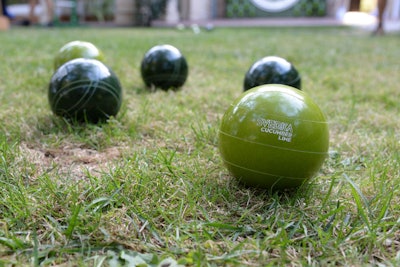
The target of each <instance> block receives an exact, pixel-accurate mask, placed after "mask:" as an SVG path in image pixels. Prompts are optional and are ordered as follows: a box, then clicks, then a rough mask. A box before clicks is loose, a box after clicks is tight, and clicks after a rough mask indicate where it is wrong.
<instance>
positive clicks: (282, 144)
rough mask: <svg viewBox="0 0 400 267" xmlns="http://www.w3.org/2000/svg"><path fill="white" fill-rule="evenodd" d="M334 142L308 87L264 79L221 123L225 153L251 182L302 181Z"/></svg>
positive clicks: (286, 184)
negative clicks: (302, 87) (268, 81)
mask: <svg viewBox="0 0 400 267" xmlns="http://www.w3.org/2000/svg"><path fill="white" fill-rule="evenodd" d="M328 148H329V129H328V123H327V122H326V119H325V116H324V114H323V112H322V111H321V109H320V108H319V106H318V105H317V104H316V103H315V102H314V101H313V100H312V99H311V98H310V97H309V96H308V95H307V94H306V93H305V92H303V91H300V90H298V89H295V88H293V87H290V86H286V85H280V84H271V85H261V86H258V87H255V88H253V89H250V90H248V91H246V92H244V93H242V95H241V96H240V97H239V98H238V99H236V100H235V101H234V102H233V103H232V105H231V106H230V107H229V108H228V109H227V110H226V112H225V114H224V116H223V118H222V122H221V125H220V131H219V151H220V153H221V156H222V159H223V161H224V163H225V165H226V167H227V169H228V170H229V172H230V173H231V174H232V176H233V177H235V178H236V179H237V180H238V181H239V182H241V183H243V184H245V185H247V186H253V187H260V188H268V189H272V190H281V189H285V188H293V187H298V186H300V185H302V184H303V183H304V182H305V181H307V180H308V179H309V178H311V177H313V176H314V175H315V174H316V173H317V172H318V171H319V169H320V168H321V166H322V164H323V162H324V160H325V158H326V156H327V153H328Z"/></svg>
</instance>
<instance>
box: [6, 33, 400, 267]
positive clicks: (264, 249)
mask: <svg viewBox="0 0 400 267" xmlns="http://www.w3.org/2000/svg"><path fill="white" fill-rule="evenodd" d="M0 39H1V45H0V59H1V61H0V103H1V110H0V122H1V123H0V188H1V190H0V266H38V265H41V266H137V265H135V264H139V263H142V264H143V265H140V266H147V265H148V266H158V265H160V266H175V265H176V264H181V265H184V266H185V265H186V266H278V265H280V266H282V265H286V266H365V265H371V266H375V265H379V264H381V266H399V265H400V252H398V251H400V228H399V226H400V219H399V218H400V185H399V184H400V166H399V165H400V152H399V151H400V142H399V140H400V131H399V130H400V117H399V114H400V108H399V107H400V105H399V99H400V90H399V89H400V88H399V74H400V64H399V58H400V50H399V41H400V39H399V36H398V35H396V34H390V35H386V36H381V37H371V36H370V34H369V33H367V32H362V31H359V30H355V29H350V28H216V29H214V30H213V31H211V32H205V31H203V32H202V33H200V34H198V35H195V34H194V33H193V32H192V31H191V30H189V29H187V30H183V31H178V30H176V29H139V28H120V29H111V28H105V29H100V28H61V29H57V28H54V29H41V28H30V29H24V28H13V29H11V30H10V31H8V32H0ZM77 39H80V40H85V41H89V42H92V43H94V44H95V45H97V46H98V47H99V48H100V49H101V50H102V51H103V52H104V54H105V56H106V64H107V65H108V66H110V67H111V68H112V69H113V70H114V72H115V73H116V74H117V75H118V77H119V79H120V81H121V84H122V86H123V89H124V101H123V106H122V109H121V111H120V113H119V114H118V116H116V118H112V119H110V120H109V121H108V123H106V124H104V125H93V124H92V125H90V124H89V125H82V124H77V123H70V122H67V121H65V120H63V119H62V118H58V117H55V116H54V115H52V113H51V110H50V108H49V105H48V101H47V88H48V83H49V80H50V77H51V75H52V73H53V58H54V56H55V54H56V52H57V51H58V49H59V48H60V47H61V46H62V45H64V44H65V43H67V42H69V41H72V40H77ZM163 43H169V44H172V45H174V46H176V47H177V48H179V49H180V50H181V51H182V53H183V54H184V55H185V56H186V59H187V61H188V64H189V78H188V80H187V82H186V84H185V85H184V87H183V88H182V89H181V90H180V91H177V92H164V91H155V92H149V91H148V90H146V89H145V87H144V85H143V82H142V80H141V77H140V62H141V59H142V57H143V55H144V53H145V52H146V51H147V50H148V49H149V48H150V47H152V46H154V45H157V44H163ZM267 55H278V56H281V57H284V58H286V59H288V60H289V61H291V62H292V63H293V64H294V65H295V66H296V68H297V69H298V70H299V72H300V74H301V76H302V88H303V90H304V91H305V92H307V93H309V94H310V96H311V97H312V99H313V100H314V101H315V102H316V103H318V105H319V106H320V107H321V109H322V110H323V111H324V112H325V115H326V117H327V120H328V121H329V128H330V150H329V157H328V158H327V159H326V161H325V163H324V165H323V166H322V168H321V170H320V172H319V173H318V175H317V176H315V177H314V178H313V179H311V180H310V181H309V182H308V183H307V184H305V185H304V186H302V187H301V188H300V189H298V190H291V191H285V192H269V191H268V190H258V189H253V188H245V187H243V186H241V185H239V184H237V183H236V181H235V180H233V179H232V177H230V175H229V173H228V172H227V170H226V168H225V167H224V165H223V163H222V160H221V158H220V155H219V151H218V128H219V124H220V121H221V117H222V115H223V114H224V112H225V110H226V109H227V107H228V106H229V105H230V104H231V103H232V102H233V100H234V99H235V98H236V97H238V96H239V95H240V94H241V93H242V85H243V78H244V74H245V72H246V71H247V70H248V68H249V67H250V65H251V64H252V63H253V62H255V61H256V60H258V59H259V58H261V57H264V56H267ZM146 264H147V265H146ZM174 264H175V265H174Z"/></svg>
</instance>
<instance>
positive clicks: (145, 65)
mask: <svg viewBox="0 0 400 267" xmlns="http://www.w3.org/2000/svg"><path fill="white" fill-rule="evenodd" d="M140 70H141V75H142V78H143V81H144V83H145V84H146V86H147V87H156V88H161V89H163V90H168V89H177V88H179V87H181V86H182V85H183V84H184V83H185V81H186V79H187V77H188V72H189V69H188V64H187V61H186V58H185V57H184V56H183V55H182V53H181V52H180V51H179V50H178V49H177V48H176V47H174V46H172V45H157V46H154V47H152V48H151V49H150V50H149V51H147V52H146V54H145V55H144V58H143V59H142V62H141V66H140Z"/></svg>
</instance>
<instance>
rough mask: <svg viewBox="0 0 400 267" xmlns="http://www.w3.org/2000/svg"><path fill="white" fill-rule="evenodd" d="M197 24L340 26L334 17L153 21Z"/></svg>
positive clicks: (165, 25) (156, 23) (172, 25)
mask: <svg viewBox="0 0 400 267" xmlns="http://www.w3.org/2000/svg"><path fill="white" fill-rule="evenodd" d="M179 24H180V25H184V26H190V25H194V24H197V25H199V26H205V25H213V26H215V27H258V26H265V27H279V26H340V25H343V24H342V22H341V21H340V20H336V19H335V18H328V17H323V18H243V19H213V20H207V21H180V22H178V23H168V22H165V21H158V20H156V21H153V23H152V25H153V26H155V27H175V26H177V25H179Z"/></svg>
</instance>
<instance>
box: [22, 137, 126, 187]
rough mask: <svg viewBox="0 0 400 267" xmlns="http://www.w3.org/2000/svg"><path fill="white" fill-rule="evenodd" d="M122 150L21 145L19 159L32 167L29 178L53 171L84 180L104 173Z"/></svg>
mask: <svg viewBox="0 0 400 267" xmlns="http://www.w3.org/2000/svg"><path fill="white" fill-rule="evenodd" d="M122 151H123V148H121V147H110V148H107V149H105V150H102V151H97V150H95V149H90V148H85V147H77V146H73V145H65V146H63V147H60V148H57V149H54V148H44V147H40V146H34V145H31V144H26V143H21V145H20V155H21V158H23V159H25V160H26V161H28V163H29V164H33V165H34V168H33V169H34V170H32V171H33V173H32V176H34V177H31V178H33V179H34V178H35V176H37V175H40V174H43V173H44V172H49V171H54V170H55V172H56V173H58V174H59V175H66V176H70V177H71V178H74V179H77V180H78V179H84V178H85V177H87V175H88V174H90V175H96V174H99V173H101V172H102V171H106V170H107V169H109V168H110V166H111V164H113V160H115V159H118V158H120V157H121V155H122Z"/></svg>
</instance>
